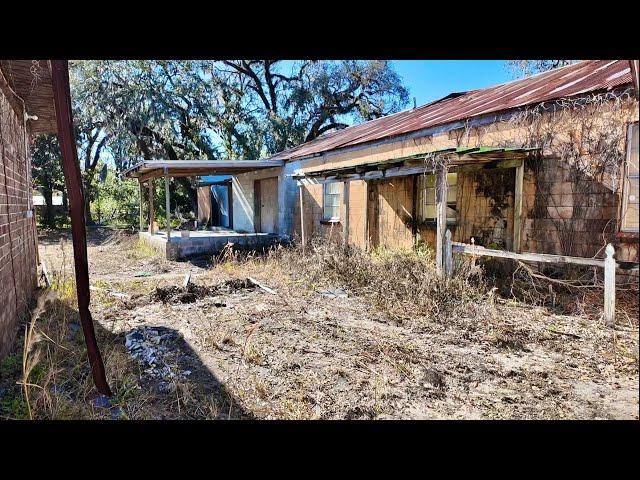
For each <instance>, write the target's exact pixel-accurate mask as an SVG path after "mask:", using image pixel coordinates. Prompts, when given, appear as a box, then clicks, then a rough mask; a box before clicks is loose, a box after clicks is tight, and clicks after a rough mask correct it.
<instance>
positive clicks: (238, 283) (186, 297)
mask: <svg viewBox="0 0 640 480" xmlns="http://www.w3.org/2000/svg"><path fill="white" fill-rule="evenodd" d="M255 288H256V285H255V283H253V282H251V281H250V280H249V279H247V280H241V279H234V280H227V281H225V282H222V283H220V284H218V285H212V286H206V285H197V284H195V283H192V282H189V283H188V284H187V286H186V288H185V287H177V286H175V285H171V286H168V287H157V288H156V290H155V292H154V293H153V295H152V300H153V301H156V302H162V303H194V302H195V301H196V300H199V299H202V298H205V297H211V296H215V295H224V294H231V293H235V292H238V291H240V290H255Z"/></svg>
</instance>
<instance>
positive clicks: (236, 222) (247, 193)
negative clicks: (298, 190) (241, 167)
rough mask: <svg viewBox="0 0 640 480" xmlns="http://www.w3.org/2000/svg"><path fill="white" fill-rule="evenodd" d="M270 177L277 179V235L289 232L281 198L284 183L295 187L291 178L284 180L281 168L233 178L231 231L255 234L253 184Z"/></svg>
mask: <svg viewBox="0 0 640 480" xmlns="http://www.w3.org/2000/svg"><path fill="white" fill-rule="evenodd" d="M272 177H278V197H279V199H278V205H279V211H278V227H279V232H278V233H279V234H286V233H287V230H290V228H289V229H288V228H287V222H286V220H285V217H286V216H287V213H286V211H285V210H284V209H283V205H285V204H284V200H283V198H284V192H285V190H286V189H287V186H286V185H285V182H287V181H288V182H293V183H294V185H295V181H294V180H292V179H291V178H288V179H286V178H285V175H284V169H283V168H267V169H264V170H256V171H255V172H248V173H243V174H240V175H234V176H233V179H232V192H233V229H234V230H235V231H237V232H243V233H253V232H255V225H254V218H255V211H254V182H255V181H256V180H261V179H263V178H272ZM291 208H292V207H291ZM288 215H289V216H291V213H290V212H289V213H288ZM269 233H273V232H269Z"/></svg>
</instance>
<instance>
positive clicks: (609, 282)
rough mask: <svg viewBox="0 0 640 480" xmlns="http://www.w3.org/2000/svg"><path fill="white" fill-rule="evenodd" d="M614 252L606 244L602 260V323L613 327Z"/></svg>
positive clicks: (614, 295) (614, 293)
mask: <svg viewBox="0 0 640 480" xmlns="http://www.w3.org/2000/svg"><path fill="white" fill-rule="evenodd" d="M614 253H615V250H614V248H613V245H611V244H608V245H607V248H606V249H605V254H606V257H605V260H604V323H605V325H613V324H614V322H615V320H616V261H615V259H614V258H613V255H614Z"/></svg>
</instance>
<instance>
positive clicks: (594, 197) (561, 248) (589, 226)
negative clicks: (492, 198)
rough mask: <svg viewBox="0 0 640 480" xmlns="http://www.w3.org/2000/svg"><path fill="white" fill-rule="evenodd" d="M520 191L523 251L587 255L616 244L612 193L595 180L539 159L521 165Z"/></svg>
mask: <svg viewBox="0 0 640 480" xmlns="http://www.w3.org/2000/svg"><path fill="white" fill-rule="evenodd" d="M523 187H524V188H523V199H522V200H523V203H522V210H523V217H524V218H523V226H522V242H523V243H522V249H523V251H532V252H539V253H552V254H564V255H572V256H581V257H591V256H594V255H599V256H603V255H604V247H605V246H606V244H607V243H609V242H613V243H614V245H616V247H617V246H618V245H617V243H618V242H617V238H616V218H617V210H618V195H617V193H616V192H614V191H612V190H611V189H609V188H607V186H606V182H603V181H602V180H601V179H600V178H597V177H596V178H592V177H589V176H587V175H584V174H576V172H575V171H574V172H572V171H571V169H570V168H569V165H567V164H565V163H562V162H560V161H559V160H557V159H555V158H544V159H542V160H541V161H540V162H539V163H537V164H532V163H529V164H528V165H527V168H526V169H525V176H524V186H523ZM621 253H622V255H618V258H619V259H621V260H623V259H624V258H622V257H624V256H625V255H624V252H621ZM631 261H637V258H636V259H635V260H631Z"/></svg>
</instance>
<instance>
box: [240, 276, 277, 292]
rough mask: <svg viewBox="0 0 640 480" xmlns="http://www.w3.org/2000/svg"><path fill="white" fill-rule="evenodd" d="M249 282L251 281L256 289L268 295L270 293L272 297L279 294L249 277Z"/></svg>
mask: <svg viewBox="0 0 640 480" xmlns="http://www.w3.org/2000/svg"><path fill="white" fill-rule="evenodd" d="M247 280H249V281H250V282H251V283H252V284H253V285H255V286H256V287H259V288H261V289H262V290H264V291H265V292H267V293H270V294H271V295H277V294H278V292H276V291H275V290H272V289H271V288H269V287H267V286H265V285H263V284H261V283H260V282H258V281H257V280H256V279H254V278H251V277H248V278H247Z"/></svg>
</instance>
